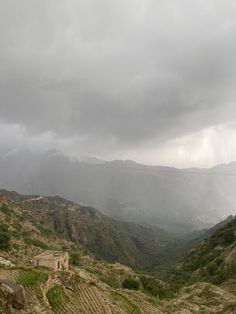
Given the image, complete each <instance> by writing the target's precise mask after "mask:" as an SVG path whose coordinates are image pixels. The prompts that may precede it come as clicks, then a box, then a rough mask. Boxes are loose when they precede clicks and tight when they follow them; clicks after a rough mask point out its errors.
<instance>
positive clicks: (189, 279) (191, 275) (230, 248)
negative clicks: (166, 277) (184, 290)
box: [170, 218, 236, 286]
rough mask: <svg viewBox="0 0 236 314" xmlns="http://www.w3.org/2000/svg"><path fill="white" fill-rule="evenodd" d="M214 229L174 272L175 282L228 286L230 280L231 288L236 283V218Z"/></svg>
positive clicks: (173, 280) (171, 277)
mask: <svg viewBox="0 0 236 314" xmlns="http://www.w3.org/2000/svg"><path fill="white" fill-rule="evenodd" d="M218 227H219V226H218ZM215 229H216V231H215V232H213V234H212V235H210V237H208V238H206V239H205V240H204V241H202V242H201V243H200V244H199V245H198V246H196V247H195V248H193V249H192V250H191V251H190V252H189V253H188V254H187V255H186V256H185V258H184V259H183V261H182V262H181V263H179V264H178V265H177V266H176V267H175V268H174V269H173V271H172V273H171V276H170V279H171V280H172V282H174V283H175V284H177V285H183V284H191V283H194V282H198V281H206V282H210V283H213V284H217V285H220V284H224V285H226V286H227V284H226V283H227V282H228V281H230V282H231V285H233V282H234V284H235V283H236V218H233V219H230V221H229V222H228V223H227V224H225V225H223V226H222V227H221V228H219V229H218V228H217V226H216V228H214V229H213V230H215Z"/></svg>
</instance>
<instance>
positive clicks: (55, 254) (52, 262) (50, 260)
mask: <svg viewBox="0 0 236 314" xmlns="http://www.w3.org/2000/svg"><path fill="white" fill-rule="evenodd" d="M33 265H34V266H35V267H39V266H44V267H49V268H52V269H54V270H67V269H68V268H69V255H68V253H67V252H62V251H45V252H43V253H41V254H39V255H37V256H35V257H34V258H33Z"/></svg>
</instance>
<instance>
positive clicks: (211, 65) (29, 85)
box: [0, 0, 236, 149]
mask: <svg viewBox="0 0 236 314" xmlns="http://www.w3.org/2000/svg"><path fill="white" fill-rule="evenodd" d="M235 17H236V4H235V2H234V1H227V0H226V1H224V2H222V1H220V0H219V1H217V0H214V1H213V0H211V1H210V0H205V1H193V0H188V1H187V0H182V1H157V0H132V1H125V0H121V1H110V0H109V1H108V0H101V1H94V0H93V1H92V0H86V1H85V0H71V1H66V0H57V1H55V0H51V1H50V0H47V1H46V0H41V1H34V0H21V1H17V0H15V1H14V0H2V1H1V2H0V36H1V41H0V68H1V72H0V116H1V121H2V122H3V123H7V124H11V123H12V124H18V125H21V126H23V127H24V129H25V130H26V133H28V134H41V133H42V134H43V133H45V132H48V131H49V132H52V133H53V134H54V135H55V136H56V137H57V138H64V137H69V138H73V137H82V138H84V139H85V141H86V138H87V139H88V143H89V144H90V145H92V143H93V142H94V145H95V143H97V142H99V143H103V145H105V146H106V145H107V146H109V145H111V143H112V145H111V148H112V149H115V145H117V147H119V149H121V148H122V147H126V146H129V145H131V146H134V147H135V145H141V144H142V142H145V141H146V140H150V139H157V140H159V141H160V142H164V141H166V140H169V139H172V138H175V137H178V136H183V135H187V134H189V133H191V132H196V131H198V130H200V129H202V128H204V127H208V126H211V125H214V124H220V123H221V124H222V123H228V122H233V121H235V119H236V116H235V115H236V109H235V99H236V92H235V82H236V62H235V61H236V60H235V59H236V41H235V38H236V23H235V21H236V19H235ZM114 143H115V144H114Z"/></svg>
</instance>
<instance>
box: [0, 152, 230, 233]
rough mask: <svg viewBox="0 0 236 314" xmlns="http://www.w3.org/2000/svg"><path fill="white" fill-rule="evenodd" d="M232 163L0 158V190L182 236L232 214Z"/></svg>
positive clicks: (23, 154)
mask: <svg viewBox="0 0 236 314" xmlns="http://www.w3.org/2000/svg"><path fill="white" fill-rule="evenodd" d="M235 174H236V163H232V164H229V165H221V166H218V167H215V168H212V169H185V170H179V169H175V168H168V167H159V166H156V167H154V166H144V165H140V164H137V163H135V162H130V161H127V162H122V161H114V162H103V163H102V162H99V163H98V164H96V163H95V164H91V163H86V162H79V161H76V160H71V159H69V158H67V157H66V156H63V155H62V154H59V153H58V152H55V151H51V152H48V153H46V154H37V155H34V154H30V153H28V152H21V153H15V154H14V153H12V154H11V155H8V158H4V156H2V158H0V185H1V186H2V187H6V188H8V189H14V190H16V191H18V192H21V193H24V194H40V195H60V196H62V197H65V198H67V199H70V200H73V201H75V202H79V203H80V204H84V205H86V204H88V205H89V206H93V207H96V208H100V209H101V210H102V211H103V213H105V214H107V215H109V216H111V217H113V218H120V219H122V220H129V221H134V222H138V223H140V222H141V223H151V224H154V225H155V224H156V225H160V226H161V227H163V228H164V229H165V230H167V229H168V230H170V231H173V232H175V233H184V232H188V231H192V230H194V229H196V228H198V229H200V228H208V227H209V226H211V225H213V224H215V223H217V222H218V221H219V220H221V219H222V217H223V216H224V217H225V216H228V215H229V214H233V213H234V210H235V208H236V195H235V189H234V187H235V185H236V176H235Z"/></svg>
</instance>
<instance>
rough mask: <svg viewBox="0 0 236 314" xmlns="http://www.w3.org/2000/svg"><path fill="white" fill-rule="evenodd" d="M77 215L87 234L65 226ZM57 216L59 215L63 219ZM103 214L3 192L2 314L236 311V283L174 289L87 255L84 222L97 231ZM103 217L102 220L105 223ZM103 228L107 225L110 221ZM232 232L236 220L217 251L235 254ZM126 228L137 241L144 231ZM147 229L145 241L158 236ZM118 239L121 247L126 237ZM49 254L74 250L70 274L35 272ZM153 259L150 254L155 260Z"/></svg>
mask: <svg viewBox="0 0 236 314" xmlns="http://www.w3.org/2000/svg"><path fill="white" fill-rule="evenodd" d="M77 211H78V212H79V213H80V215H79V217H80V219H81V220H82V222H83V223H80V224H79V229H81V230H82V231H81V233H80V232H79V231H78V230H77V229H76V228H74V229H73V228H72V227H71V225H70V223H69V221H70V220H68V223H65V222H64V221H63V217H64V215H67V212H68V213H75V212H77ZM56 213H57V215H58V217H59V218H58V219H57V220H55V215H56ZM83 215H84V216H85V217H83ZM100 215H101V214H100V213H99V212H97V211H96V210H94V209H90V208H84V207H80V206H79V205H76V204H74V203H72V202H68V201H65V200H62V199H60V198H58V197H56V198H55V197H54V198H42V197H33V196H31V197H28V196H21V195H19V194H17V193H12V192H6V191H5V192H4V194H1V197H0V313H4V314H10V313H12V314H38V313H42V314H53V313H55V314H75V313H76V314H77V313H84V314H94V313H96V314H168V313H176V314H183V313H186V314H187V313H188V314H191V313H193V314H198V313H205V314H208V313H209V314H210V313H219V314H220V313H221V314H223V313H224V314H232V313H235V311H236V289H235V286H234V284H233V281H231V285H229V284H228V285H226V283H227V282H228V281H225V280H224V281H223V282H222V283H221V285H220V286H216V285H215V284H210V283H206V282H196V283H193V284H191V283H190V282H188V286H183V287H182V288H181V289H180V290H176V287H175V285H174V284H173V283H174V281H173V282H169V283H166V282H163V281H161V280H159V279H158V278H157V277H153V276H151V275H147V273H141V272H139V273H136V272H135V271H134V270H133V269H132V268H130V267H127V266H124V265H122V264H120V263H108V262H105V261H101V260H98V259H96V258H94V256H93V255H92V254H90V253H89V252H88V249H85V247H86V246H85V244H86V243H87V242H86V241H88V238H89V237H90V235H89V234H87V237H86V232H92V229H86V228H85V224H89V223H90V222H91V221H90V219H92V221H94V224H95V225H96V219H97V216H98V217H99V216H100ZM87 216H88V217H87ZM102 217H103V215H101V219H103V218H102ZM108 221H110V220H109V219H108ZM111 222H112V223H114V221H113V220H111ZM111 222H110V223H111ZM103 223H104V224H105V222H104V221H103ZM53 226H54V227H53ZM98 226H100V227H103V231H104V230H105V232H108V231H109V230H110V229H109V228H110V227H109V228H108V227H107V228H108V231H106V230H107V229H104V228H106V227H105V225H100V224H99V223H98ZM118 226H119V225H117V226H116V227H114V229H112V230H113V233H114V234H116V232H118V231H117V229H118ZM121 226H122V223H121ZM127 226H128V227H127ZM234 226H235V221H232V224H231V227H229V226H228V227H227V230H228V229H229V231H227V232H226V233H224V232H223V238H222V236H221V234H218V235H217V236H216V237H215V241H219V245H221V246H223V247H224V248H226V249H228V250H231V249H232V245H233V242H232V232H233V230H234ZM74 227H75V226H74ZM71 228H72V229H71ZM97 228H98V227H97ZM119 228H121V227H119ZM123 228H124V229H122V231H121V229H119V233H121V234H122V233H125V232H127V234H128V231H129V232H131V233H132V232H133V235H132V237H134V236H135V235H134V230H135V232H137V233H138V232H140V230H141V231H142V228H143V227H141V226H136V225H133V224H131V226H130V225H126V224H125V226H123ZM128 228H130V230H128ZM134 228H136V229H134ZM95 229H96V228H95ZM69 230H72V231H73V232H70V231H69ZM144 231H145V233H146V236H147V237H148V236H149V235H150V234H153V232H154V231H153V230H151V231H149V232H148V231H147V230H146V229H145V228H144ZM144 231H142V232H143V233H144ZM96 232H98V231H96ZM127 234H126V236H127ZM233 234H234V233H233ZM78 235H80V236H78ZM82 235H83V236H82ZM115 239H116V241H118V240H119V241H120V237H118V239H117V238H116V237H115ZM126 239H128V238H126ZM224 239H226V240H224ZM230 239H231V240H230ZM89 241H90V240H89ZM130 241H131V240H130ZM88 243H89V242H88ZM92 243H93V242H92ZM101 243H103V242H102V241H101ZM106 243H108V242H106ZM96 245H99V244H98V243H97V244H96ZM107 245H111V249H112V246H113V245H116V242H114V243H113V242H111V243H110V244H109V243H108V244H107ZM115 248H117V249H118V248H119V246H117V247H116V246H115V247H114V248H113V250H115ZM121 248H122V246H121ZM130 248H132V246H130ZM144 248H145V247H144ZM144 248H143V249H144ZM46 249H52V250H66V251H68V252H69V255H70V269H69V271H61V272H55V271H52V270H50V269H48V268H34V267H33V266H32V262H31V260H32V258H33V256H35V255H37V254H39V253H41V252H43V251H44V250H46ZM199 252H200V249H199ZM127 254H128V253H127ZM191 254H192V253H190V255H191ZM199 254H200V253H199ZM130 255H131V253H130ZM128 256H129V255H127V258H128ZM151 256H152V255H151V254H150V258H152V257H151ZM229 256H231V257H230V258H229ZM225 258H226V260H227V261H228V262H229V263H230V261H231V262H232V260H234V256H233V255H232V254H228V255H227V256H226V255H225ZM183 273H184V271H183ZM232 278H233V277H232ZM204 279H207V278H204ZM228 279H229V277H228Z"/></svg>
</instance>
